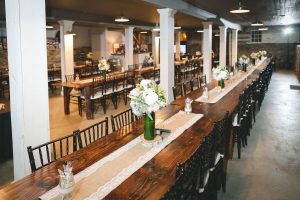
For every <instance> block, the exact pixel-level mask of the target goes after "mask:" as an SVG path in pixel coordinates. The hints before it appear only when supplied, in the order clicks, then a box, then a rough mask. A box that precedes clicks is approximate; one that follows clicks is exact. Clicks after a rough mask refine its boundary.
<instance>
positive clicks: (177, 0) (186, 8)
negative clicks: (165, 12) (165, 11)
mask: <svg viewBox="0 0 300 200" xmlns="http://www.w3.org/2000/svg"><path fill="white" fill-rule="evenodd" d="M143 1H145V2H148V3H150V4H154V5H156V6H158V7H160V8H172V9H174V10H177V11H180V12H182V13H184V14H187V15H191V16H194V17H196V18H200V19H202V20H207V19H209V18H216V17H217V16H216V15H215V14H212V13H210V12H207V11H205V10H202V9H200V8H197V7H195V6H193V5H191V4H189V3H186V2H184V1H182V0H163V1H162V0H143Z"/></svg>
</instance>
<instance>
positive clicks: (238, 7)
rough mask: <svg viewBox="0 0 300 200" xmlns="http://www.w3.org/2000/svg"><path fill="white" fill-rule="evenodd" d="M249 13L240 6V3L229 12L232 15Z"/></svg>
mask: <svg viewBox="0 0 300 200" xmlns="http://www.w3.org/2000/svg"><path fill="white" fill-rule="evenodd" d="M248 12H250V10H249V9H247V8H246V7H245V6H243V5H242V2H239V4H238V5H237V6H236V7H234V8H233V9H232V10H230V13H234V14H242V13H248Z"/></svg>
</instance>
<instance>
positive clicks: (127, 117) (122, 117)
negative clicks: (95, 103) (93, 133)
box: [111, 109, 135, 131]
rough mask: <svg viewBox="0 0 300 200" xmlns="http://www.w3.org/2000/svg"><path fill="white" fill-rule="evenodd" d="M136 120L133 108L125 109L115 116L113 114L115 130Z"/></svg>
mask: <svg viewBox="0 0 300 200" xmlns="http://www.w3.org/2000/svg"><path fill="white" fill-rule="evenodd" d="M134 121H135V118H134V116H133V113H132V110H131V109H128V110H125V111H123V112H121V113H119V114H117V115H115V116H113V115H111V125H112V130H113V131H117V130H119V129H120V128H122V127H124V126H126V125H128V124H131V123H133V122H134Z"/></svg>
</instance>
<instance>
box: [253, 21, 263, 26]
mask: <svg viewBox="0 0 300 200" xmlns="http://www.w3.org/2000/svg"><path fill="white" fill-rule="evenodd" d="M263 25H264V23H262V22H261V21H255V22H253V23H252V24H251V26H263Z"/></svg>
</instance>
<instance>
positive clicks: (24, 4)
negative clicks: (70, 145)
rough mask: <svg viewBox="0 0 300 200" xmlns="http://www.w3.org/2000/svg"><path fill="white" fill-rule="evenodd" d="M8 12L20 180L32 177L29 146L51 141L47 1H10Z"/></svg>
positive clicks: (15, 150) (16, 162) (15, 152)
mask: <svg viewBox="0 0 300 200" xmlns="http://www.w3.org/2000/svg"><path fill="white" fill-rule="evenodd" d="M5 9H6V27H7V39H8V63H9V76H10V80H9V81H10V107H11V121H12V139H13V155H14V156H13V160H14V177H15V179H20V178H22V177H24V176H25V175H27V174H29V173H30V165H29V159H28V155H27V146H30V145H31V146H36V145H39V144H42V143H44V142H47V141H49V140H50V130H49V102H48V75H47V73H48V70H47V49H46V14H45V1H36V0H27V1H20V0H6V1H5ZM0 131H1V130H0Z"/></svg>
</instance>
